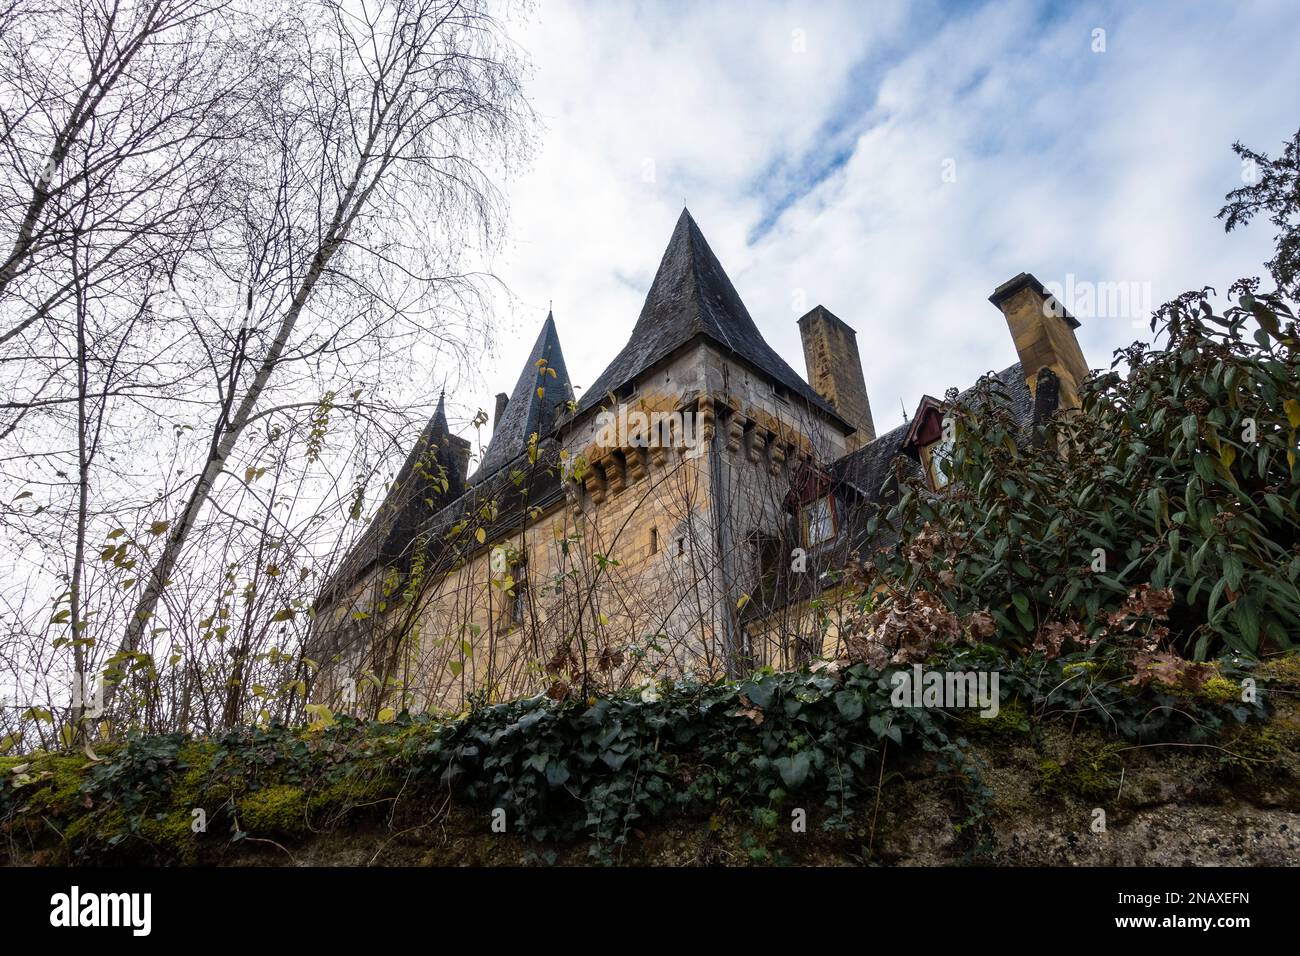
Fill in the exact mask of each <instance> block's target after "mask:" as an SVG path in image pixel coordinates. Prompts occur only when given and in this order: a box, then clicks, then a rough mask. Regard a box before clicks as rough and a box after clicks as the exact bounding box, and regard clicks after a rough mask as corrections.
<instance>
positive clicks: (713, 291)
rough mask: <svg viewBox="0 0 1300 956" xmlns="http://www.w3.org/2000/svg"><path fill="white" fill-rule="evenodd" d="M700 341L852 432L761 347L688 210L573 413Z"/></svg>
mask: <svg viewBox="0 0 1300 956" xmlns="http://www.w3.org/2000/svg"><path fill="white" fill-rule="evenodd" d="M700 338H704V339H708V340H709V341H710V342H713V343H714V344H715V345H718V346H720V347H721V349H722V351H723V352H724V354H731V355H735V356H737V357H739V358H740V359H742V360H743V361H745V362H746V363H747V364H749V365H751V366H753V367H754V368H756V369H757V370H758V371H760V372H763V373H765V374H766V375H768V376H770V377H771V378H773V379H775V380H776V381H777V382H778V383H780V384H781V385H783V386H785V388H786V389H788V390H789V391H790V393H791V394H792V395H793V396H796V397H798V398H799V399H802V400H803V401H805V402H807V404H809V405H811V406H812V407H813V408H815V409H817V410H819V411H820V412H822V413H824V414H826V415H828V416H830V417H831V418H833V419H834V420H836V421H837V422H839V423H840V424H841V425H843V426H845V428H846V429H849V428H851V427H852V426H850V425H849V424H848V423H847V422H845V421H844V419H843V417H842V416H840V415H839V414H838V413H837V412H836V411H835V409H833V408H832V407H831V406H830V405H829V404H828V403H827V402H826V400H825V399H823V398H822V397H821V396H820V395H818V394H817V392H816V391H814V390H813V388H812V387H811V386H810V385H809V384H808V383H807V382H805V381H804V380H803V379H802V378H800V377H799V373H798V372H796V371H795V370H794V369H792V368H791V367H790V366H789V365H788V364H787V363H786V361H785V359H783V358H781V356H779V355H778V354H777V353H776V351H775V350H774V349H773V348H772V347H771V346H770V345H768V344H767V341H766V340H765V339H764V338H763V335H762V333H761V332H759V330H758V326H757V325H755V324H754V320H753V319H752V318H751V317H750V315H749V310H748V309H746V308H745V303H744V302H742V301H741V300H740V295H739V294H738V293H737V292H736V288H735V286H733V285H732V284H731V280H730V279H729V278H728V277H727V273H726V272H725V271H723V268H722V264H721V263H720V262H718V257H717V256H715V255H714V254H713V250H712V249H710V248H709V244H708V242H707V241H706V240H705V238H704V234H703V233H702V232H700V227H699V226H697V225H696V224H695V220H694V219H693V218H692V217H691V213H690V210H688V209H683V210H682V214H681V216H680V217H679V218H678V220H677V226H676V228H674V229H673V235H672V238H671V239H669V240H668V248H667V249H666V250H664V256H663V259H662V260H661V261H660V263H659V271H658V272H656V273H655V278H654V282H653V283H652V284H651V286H650V291H649V292H648V293H647V294H646V298H645V304H644V305H643V306H642V307H641V315H640V316H639V317H638V318H637V321H636V326H635V327H634V328H633V329H632V335H631V337H630V338H629V339H628V343H627V345H625V346H624V347H623V350H622V351H621V352H619V353H618V355H617V356H615V358H614V360H613V361H612V362H610V363H609V367H608V368H606V369H605V371H604V372H602V373H601V375H600V377H599V378H598V379H596V381H595V383H594V384H593V385H592V386H591V388H589V389H588V390H587V392H586V394H585V395H583V397H582V401H581V402H579V404H578V413H579V414H581V413H582V412H583V411H585V410H586V409H588V408H592V407H595V406H596V405H599V404H600V403H601V402H602V401H605V399H606V395H607V394H608V393H609V392H616V391H617V390H618V389H619V388H621V387H622V386H624V385H626V384H627V383H628V382H630V381H632V380H633V379H634V378H636V377H637V375H639V374H640V373H641V372H643V371H645V370H646V369H647V368H649V367H650V366H651V365H654V364H656V363H657V362H659V361H661V360H663V359H665V358H667V357H668V356H669V355H671V354H672V353H674V352H676V351H677V350H678V349H680V348H682V347H683V346H686V345H688V344H690V343H691V342H694V341H695V340H697V339H700Z"/></svg>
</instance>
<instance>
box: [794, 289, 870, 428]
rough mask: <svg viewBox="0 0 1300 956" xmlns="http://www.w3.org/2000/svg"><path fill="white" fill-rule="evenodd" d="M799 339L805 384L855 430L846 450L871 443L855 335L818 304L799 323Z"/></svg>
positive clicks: (865, 397)
mask: <svg viewBox="0 0 1300 956" xmlns="http://www.w3.org/2000/svg"><path fill="white" fill-rule="evenodd" d="M799 336H800V338H802V339H803V357H804V362H805V364H806V365H807V366H808V384H810V385H811V386H812V387H813V388H814V389H815V390H816V392H817V394H819V395H820V396H821V397H822V398H824V399H826V401H827V402H829V403H830V406H831V407H832V408H833V409H835V411H837V412H839V414H840V416H841V417H842V418H843V419H844V420H845V421H847V422H848V423H849V424H850V425H852V426H853V427H854V428H856V429H857V431H856V432H854V433H853V434H852V435H850V436H849V450H850V451H852V450H854V449H856V448H861V447H862V446H863V445H865V444H867V442H870V441H874V440H875V437H876V425H875V423H874V422H873V421H872V419H871V402H870V401H868V400H867V382H866V379H865V378H864V377H863V375H862V357H861V356H860V355H859V354H858V333H856V332H854V331H853V330H852V329H851V328H849V327H848V326H847V325H846V324H845V323H844V320H842V319H840V318H838V317H837V316H835V315H833V314H832V313H831V312H830V310H829V309H827V308H826V307H825V306H822V305H819V306H817V307H816V308H815V309H813V310H812V311H811V312H809V313H808V314H807V315H805V316H804V317H803V318H801V319H800V320H799Z"/></svg>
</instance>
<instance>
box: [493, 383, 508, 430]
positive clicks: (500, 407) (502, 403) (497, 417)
mask: <svg viewBox="0 0 1300 956" xmlns="http://www.w3.org/2000/svg"><path fill="white" fill-rule="evenodd" d="M509 404H510V396H509V395H507V394H506V393H505V392H497V410H496V414H494V415H493V416H492V431H493V432H494V433H495V432H496V430H497V426H498V425H500V424H501V418H502V416H504V415H505V413H506V406H507V405H509Z"/></svg>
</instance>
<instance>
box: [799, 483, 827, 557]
mask: <svg viewBox="0 0 1300 956" xmlns="http://www.w3.org/2000/svg"><path fill="white" fill-rule="evenodd" d="M800 522H801V524H802V525H803V528H802V530H803V544H804V547H805V548H811V547H814V546H816V545H819V544H822V543H823V542H826V541H829V540H831V538H833V537H835V502H834V501H833V499H832V498H831V497H830V496H829V495H827V496H826V497H824V498H818V499H817V500H816V501H810V502H808V504H806V505H804V506H803V508H802V509H801V510H800Z"/></svg>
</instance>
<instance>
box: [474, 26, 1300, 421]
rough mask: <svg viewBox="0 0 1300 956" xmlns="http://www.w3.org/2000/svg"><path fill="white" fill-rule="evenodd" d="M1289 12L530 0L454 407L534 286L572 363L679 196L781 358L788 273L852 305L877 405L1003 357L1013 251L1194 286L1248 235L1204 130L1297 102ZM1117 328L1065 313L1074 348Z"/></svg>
mask: <svg viewBox="0 0 1300 956" xmlns="http://www.w3.org/2000/svg"><path fill="white" fill-rule="evenodd" d="M874 6H875V5H873V7H874ZM1096 27H1101V28H1103V29H1105V30H1106V31H1107V33H1106V40H1107V49H1106V52H1105V53H1094V52H1092V50H1091V48H1090V45H1091V42H1092V30H1093V29H1094V28H1096ZM796 30H803V31H805V33H804V34H803V36H804V37H805V39H806V50H805V51H804V52H798V51H797V50H796V49H795V43H794V41H795V39H796V35H795V34H794V32H793V31H796ZM1298 33H1300V31H1298V29H1297V25H1296V20H1295V17H1294V12H1293V11H1289V10H1287V9H1286V8H1285V5H1282V4H1253V5H1250V4H1242V5H1237V4H1227V3H1225V4H1219V5H1214V6H1211V7H1202V8H1199V9H1197V10H1196V11H1194V12H1192V11H1189V9H1188V8H1187V5H1185V4H1182V3H1178V2H1172V0H1171V2H1167V3H1161V4H1143V5H1141V6H1138V7H1135V8H1130V7H1129V5H1126V4H1116V5H1111V4H1096V5H1091V6H1084V7H1079V8H1071V9H1070V10H1069V12H1067V13H1063V14H1062V13H1057V12H1055V11H1054V9H1053V8H1052V7H1051V6H1050V5H1047V4H1035V3H1030V2H1013V3H996V4H989V5H985V6H982V7H981V6H977V7H971V8H969V9H967V10H966V11H965V12H964V13H961V14H958V15H950V14H947V13H945V12H943V10H942V9H940V8H938V7H935V6H932V5H919V6H911V7H905V6H903V5H897V4H891V5H881V7H880V10H879V11H877V10H875V9H872V10H871V12H870V13H868V12H867V11H866V9H865V8H864V7H863V6H862V5H860V4H844V5H830V4H822V3H818V4H784V5H771V6H762V7H756V6H755V5H753V4H746V5H744V6H743V7H741V6H739V5H732V4H716V5H708V6H705V5H699V4H690V5H682V4H675V3H674V4H668V3H664V4H645V5H637V6H630V5H624V4H608V3H591V4H573V3H563V2H547V3H546V4H545V5H544V7H543V8H542V10H541V13H540V16H539V17H538V19H537V20H536V21H535V22H534V23H532V24H530V25H529V27H528V28H527V29H526V30H525V31H524V32H522V33H521V34H520V42H521V43H522V45H523V46H524V47H525V48H526V49H527V50H529V51H530V53H531V54H532V55H533V57H534V60H535V63H536V67H537V72H536V76H535V79H534V82H533V84H532V86H531V88H530V89H531V94H532V96H533V98H534V101H535V104H536V106H537V108H538V110H539V112H540V113H541V114H542V116H543V119H544V121H545V123H546V126H547V129H546V130H545V132H544V133H543V141H542V148H541V153H540V155H539V157H538V160H537V162H536V164H535V167H534V168H533V169H532V170H531V171H530V172H529V173H528V174H527V175H526V176H524V177H523V178H521V179H519V180H516V181H515V182H514V183H512V184H511V185H510V186H509V187H508V190H509V195H510V199H511V205H512V236H513V241H512V244H511V247H510V248H509V250H508V251H507V252H506V254H504V255H503V256H502V257H501V260H500V261H499V262H498V263H497V269H498V272H499V273H500V274H501V275H502V277H503V278H504V279H505V280H506V281H507V283H508V284H509V286H510V287H511V289H512V291H513V292H514V293H515V295H516V296H517V297H518V308H517V311H516V312H515V314H514V315H513V316H512V317H511V319H510V321H509V322H508V323H507V326H508V327H509V328H510V329H511V330H512V333H511V334H510V335H508V336H506V338H505V341H503V342H502V345H501V348H500V349H499V354H498V355H497V356H495V357H493V360H489V361H486V362H485V363H484V366H483V368H482V369H481V372H482V375H483V380H482V382H481V384H480V386H479V387H478V388H477V389H475V390H474V392H473V395H472V397H471V396H470V395H463V396H461V398H462V402H461V410H462V412H464V413H465V417H466V418H468V415H470V414H472V413H473V410H474V407H482V408H486V409H490V408H491V396H492V394H493V393H495V392H497V391H502V390H505V391H508V390H509V389H510V387H511V386H512V385H513V383H514V379H515V377H516V375H517V374H518V372H519V369H520V368H521V367H522V365H523V361H524V358H525V353H526V351H527V349H528V347H529V346H530V345H531V343H532V341H533V338H534V337H535V335H536V332H537V329H538V327H539V326H540V324H541V321H542V319H543V318H544V317H545V315H546V308H547V303H548V300H554V308H555V316H556V321H557V323H558V325H559V331H560V337H561V342H562V344H563V347H564V351H565V356H566V359H567V361H568V365H569V370H570V372H571V374H572V376H573V379H574V381H575V384H585V383H590V382H592V381H594V380H595V378H596V376H597V375H598V374H599V373H600V372H601V370H602V369H603V368H604V366H605V364H606V363H607V362H608V361H609V360H610V359H611V358H612V357H613V356H614V355H615V354H616V353H617V351H618V350H619V349H620V348H621V347H622V345H623V343H624V342H625V340H626V338H627V335H628V333H629V332H630V331H631V328H632V325H633V323H634V322H635V320H636V317H637V314H638V312H639V311H640V308H641V303H642V299H643V297H644V295H645V292H646V290H647V288H648V286H649V283H650V280H651V277H652V276H653V274H654V270H655V268H656V267H657V265H658V262H659V257H660V255H661V253H662V251H663V247H664V245H665V243H666V242H667V240H668V237H669V234H670V233H671V230H672V226H673V223H674V222H675V220H676V218H677V215H678V213H679V212H680V209H681V205H682V202H683V200H685V201H686V203H687V204H688V205H689V206H690V208H691V211H692V213H693V214H694V215H695V218H696V220H697V221H698V222H699V224H700V226H701V228H702V229H703V230H704V233H705V235H706V236H707V237H708V239H709V242H710V243H711V245H712V246H713V248H714V251H715V252H716V253H717V254H718V256H719V258H720V259H721V260H722V263H723V265H724V266H725V267H726V269H727V271H728V273H729V274H730V275H731V277H732V280H733V281H734V282H735V284H736V286H737V288H738V289H739V291H740V293H741V296H742V297H743V298H744V300H745V302H746V304H747V305H748V307H749V310H750V312H751V313H752V314H753V315H754V317H755V319H756V320H757V321H758V323H759V326H760V328H761V329H762V331H763V333H764V334H765V336H766V337H767V338H768V341H769V342H771V343H772V345H773V346H774V347H775V348H776V349H777V350H778V351H780V352H781V354H782V355H784V356H786V357H787V358H788V359H789V360H790V362H791V364H792V365H794V366H795V368H796V369H800V370H802V367H803V363H802V358H801V356H802V351H801V349H800V345H799V338H798V330H797V328H796V326H795V322H794V320H795V319H796V318H797V314H796V312H795V311H794V308H793V306H792V299H793V294H794V290H796V289H803V290H805V292H806V295H807V304H808V306H809V307H811V306H812V305H815V304H817V303H819V302H820V303H823V304H825V305H826V306H827V307H828V308H830V309H831V310H832V311H833V312H835V313H836V314H838V315H840V316H841V317H842V318H843V319H845V321H847V322H848V323H849V324H850V325H852V326H853V327H854V328H855V329H856V330H857V332H858V341H859V345H860V346H861V350H862V353H863V364H864V367H865V370H866V375H867V388H868V391H869V393H870V395H871V399H872V404H873V407H874V410H875V414H876V418H877V425H878V427H882V428H883V427H888V426H889V425H891V424H894V423H897V422H898V421H900V420H901V418H902V411H901V409H900V399H901V400H902V405H903V406H905V407H906V408H907V409H908V411H909V412H910V411H911V409H913V408H914V407H915V405H916V402H917V401H918V399H919V397H920V396H921V394H922V393H926V392H928V393H930V394H934V395H942V393H943V391H944V389H945V388H946V387H948V386H950V385H959V386H960V385H966V384H969V383H970V382H972V381H973V380H974V379H975V378H976V377H977V376H978V375H979V374H980V373H981V372H983V371H986V370H988V369H991V368H996V369H1000V368H1003V367H1005V366H1007V365H1010V364H1011V363H1012V362H1014V361H1015V358H1016V357H1015V351H1014V348H1013V347H1012V344H1011V340H1010V338H1009V336H1008V335H1007V331H1006V327H1005V325H1004V324H1003V322H1002V319H1001V317H1000V315H999V314H998V312H997V311H996V310H995V309H994V308H993V307H992V306H991V305H989V303H988V302H987V301H986V299H987V296H988V294H989V293H990V292H991V291H992V290H993V288H994V287H995V286H996V285H998V284H999V283H1000V282H1002V281H1004V280H1005V279H1007V278H1010V277H1011V276H1012V275H1014V274H1015V273H1017V272H1020V271H1022V270H1023V271H1029V272H1033V273H1035V274H1036V275H1037V276H1038V277H1039V278H1040V279H1042V280H1043V281H1053V280H1056V281H1062V282H1063V281H1064V280H1065V276H1066V274H1067V273H1072V274H1073V275H1074V276H1075V277H1076V278H1078V279H1081V280H1090V281H1136V282H1146V283H1150V285H1151V289H1152V295H1153V298H1154V302H1153V304H1155V303H1158V302H1160V301H1164V300H1165V299H1167V298H1169V297H1171V296H1173V295H1174V294H1176V293H1178V292H1181V291H1183V290H1184V289H1186V288H1190V287H1199V286H1200V285H1201V284H1203V283H1212V284H1216V285H1218V286H1219V288H1220V289H1221V290H1222V289H1224V288H1226V286H1227V283H1228V282H1230V281H1231V280H1232V279H1234V278H1236V277H1237V276H1239V275H1242V274H1253V273H1258V272H1260V271H1261V269H1262V266H1261V263H1262V262H1263V260H1264V259H1265V258H1267V256H1268V250H1269V239H1270V235H1269V233H1268V230H1267V227H1266V226H1264V225H1260V226H1256V227H1254V228H1252V229H1251V230H1248V231H1247V232H1246V233H1238V234H1234V235H1232V236H1226V237H1225V236H1224V234H1223V232H1222V227H1221V224H1220V223H1218V222H1217V221H1215V220H1214V218H1213V216H1214V213H1215V212H1216V211H1217V209H1218V207H1219V205H1220V204H1221V201H1222V197H1223V194H1224V193H1225V192H1227V191H1228V190H1229V189H1231V188H1233V187H1234V186H1236V185H1237V184H1238V182H1239V167H1238V165H1237V161H1236V159H1235V157H1234V156H1233V155H1232V154H1231V152H1230V151H1229V146H1230V145H1231V143H1232V141H1233V140H1236V139H1240V140H1243V141H1245V142H1247V143H1248V144H1250V145H1252V146H1254V147H1256V148H1262V149H1264V150H1266V151H1274V150H1276V149H1277V148H1278V146H1279V145H1280V143H1281V142H1282V140H1283V139H1284V138H1285V137H1287V136H1288V135H1289V134H1290V133H1291V132H1293V131H1294V130H1295V128H1296V126H1297V125H1300V111H1298V110H1296V109H1294V103H1295V98H1294V91H1295V90H1296V89H1300V64H1297V63H1296V61H1295V58H1294V56H1293V55H1292V53H1293V50H1294V45H1295V41H1296V39H1297V35H1298ZM841 153H843V154H844V155H843V156H842V159H843V162H842V163H841V164H839V165H837V166H834V168H833V169H832V171H831V172H830V173H829V175H826V176H825V177H824V178H822V179H821V180H820V181H817V182H810V181H808V177H810V176H813V177H816V176H819V175H820V174H821V173H822V172H823V171H824V168H825V166H826V165H827V164H828V163H831V161H832V159H833V158H835V157H837V156H839V155H840V154H841ZM949 158H951V159H953V160H955V162H956V171H957V179H956V182H953V183H945V182H944V181H943V179H942V171H943V165H942V164H943V161H944V160H945V159H949ZM647 160H652V161H653V164H654V180H653V181H652V182H645V181H643V172H644V171H645V170H646V169H647V166H646V161H647ZM774 217H775V218H774ZM1140 334H1142V333H1141V332H1140V330H1138V329H1135V328H1134V327H1133V324H1132V322H1131V321H1129V320H1127V319H1096V320H1093V321H1085V324H1084V327H1083V328H1082V329H1081V330H1080V337H1081V341H1082V344H1083V346H1084V350H1085V353H1086V354H1087V356H1088V358H1089V360H1090V362H1091V363H1092V364H1093V365H1095V366H1102V365H1106V364H1108V363H1109V360H1110V355H1111V352H1112V350H1113V349H1115V348H1117V347H1119V346H1121V345H1123V344H1125V343H1127V342H1128V341H1130V340H1131V339H1132V338H1134V337H1136V336H1138V335H1140Z"/></svg>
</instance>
